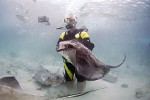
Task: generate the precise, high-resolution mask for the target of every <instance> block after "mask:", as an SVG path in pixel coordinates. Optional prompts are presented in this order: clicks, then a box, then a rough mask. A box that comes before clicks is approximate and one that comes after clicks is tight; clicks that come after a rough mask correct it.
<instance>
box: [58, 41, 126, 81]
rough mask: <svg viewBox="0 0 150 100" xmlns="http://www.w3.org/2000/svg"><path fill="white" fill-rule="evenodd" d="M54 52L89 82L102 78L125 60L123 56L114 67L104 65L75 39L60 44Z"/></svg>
mask: <svg viewBox="0 0 150 100" xmlns="http://www.w3.org/2000/svg"><path fill="white" fill-rule="evenodd" d="M56 51H57V52H59V53H60V54H61V55H62V56H63V57H64V58H66V59H67V60H68V61H69V62H70V63H72V64H73V65H74V66H75V68H76V71H77V72H78V74H80V75H81V76H83V77H85V79H86V80H89V81H93V80H97V79H100V78H102V77H104V76H105V75H106V74H107V73H108V72H109V71H110V69H111V68H117V67H119V66H121V65H122V64H123V63H124V61H125V59H126V56H125V55H124V59H123V61H122V62H121V63H120V64H118V65H116V66H112V65H108V64H104V63H102V62H101V61H99V60H98V58H96V56H95V55H94V54H93V53H92V52H91V51H90V50H89V49H88V48H87V47H85V46H84V45H83V44H82V43H81V42H79V40H77V39H75V40H68V41H62V42H60V43H59V45H58V47H57V48H56Z"/></svg>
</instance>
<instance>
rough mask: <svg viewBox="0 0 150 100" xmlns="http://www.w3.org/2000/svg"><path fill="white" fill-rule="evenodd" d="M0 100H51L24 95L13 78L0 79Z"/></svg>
mask: <svg viewBox="0 0 150 100" xmlns="http://www.w3.org/2000/svg"><path fill="white" fill-rule="evenodd" d="M104 88H105V87H104ZM104 88H101V89H104ZM97 90H100V89H94V90H89V91H86V92H82V93H76V94H72V95H64V96H59V95H58V96H57V97H55V98H53V99H57V98H73V97H79V96H82V95H85V94H88V93H90V92H94V91H97ZM0 100H51V99H50V97H49V96H38V95H32V94H28V93H25V92H24V91H23V90H22V89H21V86H20V84H19V82H18V81H17V80H16V78H15V77H3V78H2V79H0Z"/></svg>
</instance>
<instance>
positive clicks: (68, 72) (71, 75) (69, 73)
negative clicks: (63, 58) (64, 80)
mask: <svg viewBox="0 0 150 100" xmlns="http://www.w3.org/2000/svg"><path fill="white" fill-rule="evenodd" d="M64 67H65V70H66V72H67V74H68V76H69V77H70V79H71V80H72V79H73V74H72V73H71V71H70V70H69V69H68V67H67V65H66V64H64Z"/></svg>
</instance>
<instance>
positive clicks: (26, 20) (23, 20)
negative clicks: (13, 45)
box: [16, 15, 29, 23]
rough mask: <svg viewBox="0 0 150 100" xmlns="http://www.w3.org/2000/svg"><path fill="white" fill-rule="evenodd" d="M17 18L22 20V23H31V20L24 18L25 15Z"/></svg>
mask: <svg viewBox="0 0 150 100" xmlns="http://www.w3.org/2000/svg"><path fill="white" fill-rule="evenodd" d="M16 17H17V18H18V19H19V20H20V21H22V22H24V23H25V22H28V21H29V18H28V17H25V16H23V15H16Z"/></svg>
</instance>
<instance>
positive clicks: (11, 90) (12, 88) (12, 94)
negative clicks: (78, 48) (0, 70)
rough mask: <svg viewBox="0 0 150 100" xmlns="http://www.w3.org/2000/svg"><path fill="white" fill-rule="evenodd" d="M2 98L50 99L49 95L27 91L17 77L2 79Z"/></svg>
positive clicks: (15, 99) (0, 89)
mask: <svg viewBox="0 0 150 100" xmlns="http://www.w3.org/2000/svg"><path fill="white" fill-rule="evenodd" d="M0 100H49V99H48V97H44V96H36V95H32V94H27V93H25V92H24V91H23V90H22V89H21V86H20V84H19V82H18V81H17V80H16V78H15V77H13V76H12V77H3V78H1V79H0Z"/></svg>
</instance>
